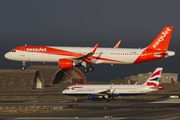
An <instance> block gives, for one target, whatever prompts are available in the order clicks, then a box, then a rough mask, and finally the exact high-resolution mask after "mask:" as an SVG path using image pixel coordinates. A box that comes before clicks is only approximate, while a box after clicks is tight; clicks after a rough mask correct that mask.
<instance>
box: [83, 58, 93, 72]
mask: <svg viewBox="0 0 180 120" xmlns="http://www.w3.org/2000/svg"><path fill="white" fill-rule="evenodd" d="M81 65H83V66H84V69H83V72H84V73H87V72H88V71H89V72H92V71H93V70H94V68H93V67H92V66H91V65H90V67H89V68H87V67H86V62H84V61H83V62H82V63H81Z"/></svg>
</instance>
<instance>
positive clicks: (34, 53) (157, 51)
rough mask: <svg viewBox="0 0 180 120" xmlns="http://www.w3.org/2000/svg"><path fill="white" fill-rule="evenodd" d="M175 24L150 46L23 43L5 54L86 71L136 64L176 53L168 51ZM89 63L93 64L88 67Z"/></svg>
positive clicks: (15, 58)
mask: <svg viewBox="0 0 180 120" xmlns="http://www.w3.org/2000/svg"><path fill="white" fill-rule="evenodd" d="M172 31H173V26H166V27H165V28H164V29H163V31H162V32H161V33H160V34H159V35H158V36H157V37H156V38H155V40H154V41H153V42H152V43H151V44H150V45H149V46H148V47H146V48H142V49H140V48H138V49H132V48H118V46H119V44H120V42H121V41H119V42H118V43H117V44H116V46H115V47H114V48H99V47H98V45H99V44H96V46H95V47H94V48H91V47H56V46H26V45H25V46H20V47H16V48H13V49H12V50H11V51H10V52H8V53H6V54H5V55H4V56H5V58H7V59H9V60H14V61H22V62H23V69H24V67H25V62H57V63H59V67H60V68H64V69H72V68H73V67H79V66H81V65H82V66H84V69H83V71H84V72H85V73H86V72H88V71H93V69H94V68H93V67H92V64H134V63H141V62H147V61H152V60H157V59H162V58H166V57H170V56H174V55H175V52H174V51H167V49H168V45H169V41H170V38H171V34H172ZM87 64H89V65H90V67H89V68H87V67H86V66H87Z"/></svg>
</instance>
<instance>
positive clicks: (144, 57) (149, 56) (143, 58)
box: [134, 49, 166, 63]
mask: <svg viewBox="0 0 180 120" xmlns="http://www.w3.org/2000/svg"><path fill="white" fill-rule="evenodd" d="M155 53H166V51H162V50H149V49H145V50H144V51H143V52H142V53H141V54H140V55H139V57H138V58H137V59H136V60H135V61H134V63H141V62H147V61H152V60H157V59H162V58H165V55H161V56H159V57H156V56H154V54H155Z"/></svg>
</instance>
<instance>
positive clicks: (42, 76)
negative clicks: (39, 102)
mask: <svg viewBox="0 0 180 120" xmlns="http://www.w3.org/2000/svg"><path fill="white" fill-rule="evenodd" d="M0 82H1V84H0V90H14V89H43V88H44V86H53V85H57V84H61V83H73V84H86V83H87V82H86V78H85V77H84V75H83V73H82V72H81V71H80V70H79V69H77V68H73V69H61V68H59V67H58V66H51V65H34V66H30V67H28V68H26V69H25V70H21V69H0Z"/></svg>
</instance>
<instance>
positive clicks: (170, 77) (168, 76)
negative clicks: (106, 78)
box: [126, 72, 178, 84]
mask: <svg viewBox="0 0 180 120" xmlns="http://www.w3.org/2000/svg"><path fill="white" fill-rule="evenodd" d="M151 74H152V73H151V72H149V73H144V74H138V75H133V76H130V77H128V78H126V81H127V83H129V81H130V80H131V81H135V82H138V84H143V83H145V81H146V80H147V79H148V78H149V77H150V75H151ZM128 80H129V81H128ZM160 82H161V83H178V73H162V75H161V80H160Z"/></svg>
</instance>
